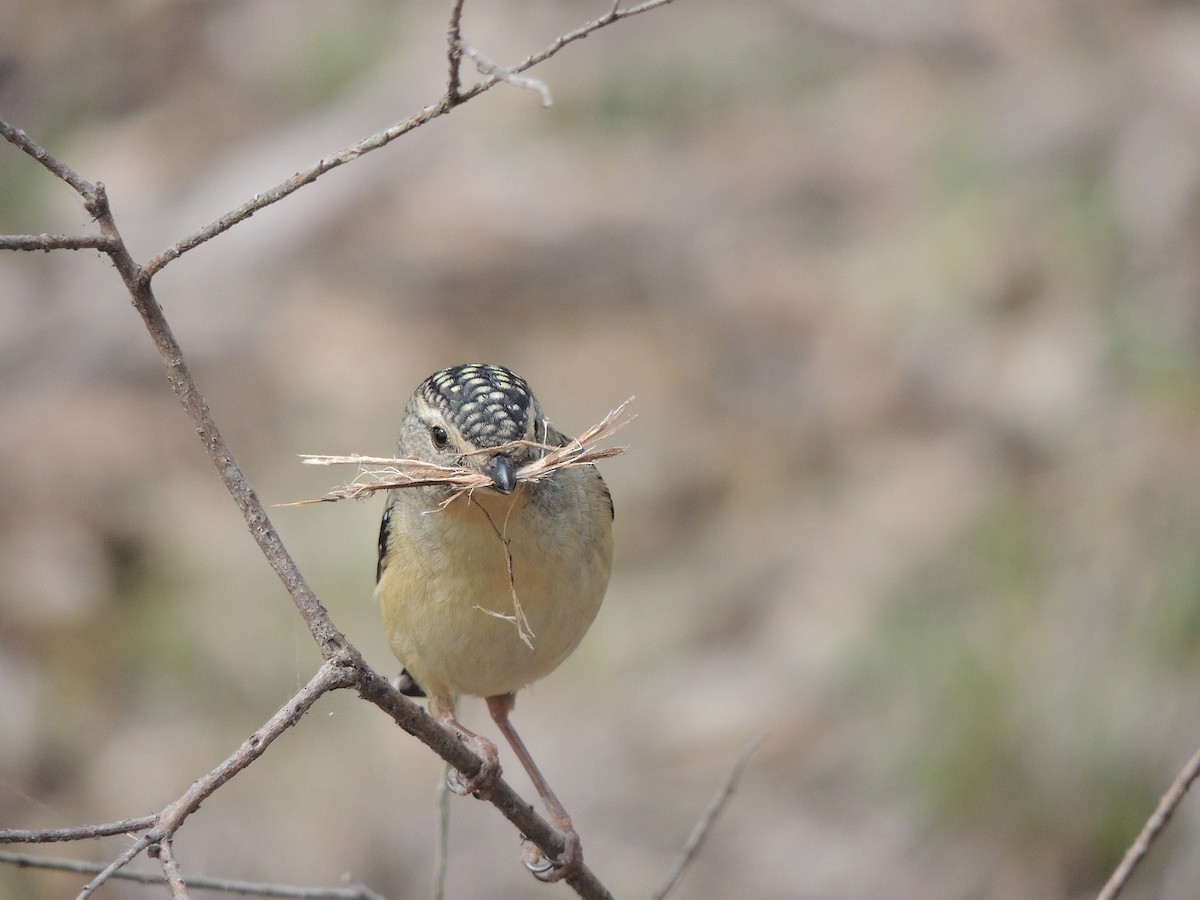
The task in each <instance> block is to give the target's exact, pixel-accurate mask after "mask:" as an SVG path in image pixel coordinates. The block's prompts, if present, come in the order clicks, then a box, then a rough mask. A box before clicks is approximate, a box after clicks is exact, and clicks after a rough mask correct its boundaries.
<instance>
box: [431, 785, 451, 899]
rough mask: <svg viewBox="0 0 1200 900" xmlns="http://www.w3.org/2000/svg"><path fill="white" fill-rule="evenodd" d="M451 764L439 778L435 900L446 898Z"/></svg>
mask: <svg viewBox="0 0 1200 900" xmlns="http://www.w3.org/2000/svg"><path fill="white" fill-rule="evenodd" d="M450 772H451V769H450V764H449V763H446V766H445V769H444V771H443V772H442V777H441V778H440V779H438V794H437V842H436V845H435V846H434V852H433V900H446V865H447V863H448V862H449V861H450V783H449V782H448V781H447V780H446V779H448V778H449V777H450Z"/></svg>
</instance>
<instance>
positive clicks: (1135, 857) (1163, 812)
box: [1096, 750, 1200, 900]
mask: <svg viewBox="0 0 1200 900" xmlns="http://www.w3.org/2000/svg"><path fill="white" fill-rule="evenodd" d="M1197 778H1200V750H1197V751H1196V752H1195V753H1194V754H1192V758H1191V759H1189V760H1188V761H1187V764H1186V765H1185V766H1184V767H1183V768H1182V769H1181V770H1180V771H1179V774H1178V775H1176V776H1175V781H1173V782H1172V783H1171V786H1170V787H1169V788H1168V789H1167V792H1166V793H1165V794H1163V795H1162V798H1161V799H1160V800H1159V801H1158V806H1157V807H1155V809H1154V812H1153V813H1152V814H1151V815H1150V818H1149V819H1147V820H1146V824H1145V825H1143V826H1142V830H1141V832H1140V833H1139V834H1138V836H1137V838H1136V839H1135V840H1134V842H1133V843H1132V844H1130V845H1129V849H1128V850H1126V851H1125V856H1124V858H1122V860H1121V862H1120V864H1119V865H1118V866H1117V868H1116V869H1115V870H1114V871H1113V873H1112V875H1110V876H1109V879H1108V881H1107V882H1105V884H1104V887H1103V888H1101V890H1100V893H1099V894H1097V895H1096V900H1114V898H1116V897H1117V896H1118V895H1119V894H1120V893H1121V891H1122V890H1123V889H1124V888H1125V885H1126V884H1127V883H1128V882H1129V879H1130V878H1131V877H1132V876H1133V872H1134V870H1135V869H1136V868H1137V866H1138V863H1140V862H1141V861H1142V859H1143V858H1144V857H1145V855H1146V854H1147V853H1149V852H1150V847H1151V846H1153V844H1154V841H1155V840H1156V839H1157V838H1158V836H1159V834H1161V833H1162V830H1163V829H1164V828H1166V827H1167V823H1168V822H1169V821H1171V816H1173V815H1174V814H1175V810H1176V809H1177V808H1178V807H1179V804H1180V803H1181V802H1182V801H1183V796H1184V794H1186V793H1187V792H1188V788H1190V787H1191V786H1192V783H1193V782H1195V780H1196V779H1197Z"/></svg>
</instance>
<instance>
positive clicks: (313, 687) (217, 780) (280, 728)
mask: <svg viewBox="0 0 1200 900" xmlns="http://www.w3.org/2000/svg"><path fill="white" fill-rule="evenodd" d="M353 681H354V676H353V669H350V668H347V667H345V666H342V665H339V664H337V663H333V662H326V663H324V664H323V665H322V666H321V668H320V669H319V670H317V674H316V675H314V676H313V678H312V679H311V680H310V681H309V683H308V684H307V685H305V686H304V687H303V688H301V690H300V691H299V692H298V693H297V694H296V695H295V696H294V697H292V699H291V700H289V701H288V702H287V703H285V704H284V705H283V706H282V707H281V708H280V710H279V712H277V713H276V714H275V715H274V716H272V717H271V718H270V720H268V721H267V723H266V724H265V725H263V726H262V727H261V728H259V729H258V730H257V731H256V732H254V734H252V735H250V737H248V738H247V739H246V740H245V741H244V742H243V743H242V745H241V746H240V747H239V748H238V749H237V750H236V751H234V753H233V754H232V755H231V756H230V757H229V758H228V759H226V760H225V761H224V762H223V763H221V764H220V765H219V766H217V767H216V768H215V769H213V770H212V771H211V772H209V773H208V774H207V775H205V776H203V777H202V778H198V779H197V780H196V781H195V782H193V783H192V786H191V787H190V788H188V790H187V791H186V792H185V793H184V794H183V796H181V797H180V798H179V799H178V800H176V801H175V802H174V803H172V804H170V805H169V806H167V807H166V808H165V809H163V810H162V811H161V812H159V814H158V815H157V816H155V817H154V819H153V823H154V824H153V827H151V828H150V829H149V830H147V831H146V832H145V833H144V834H143V835H142V836H141V837H139V838H138V839H137V840H136V841H134V842H133V843H132V844H131V845H130V846H129V847H128V848H126V850H125V851H124V852H123V853H122V854H121V855H120V856H118V857H117V858H116V859H115V860H113V861H112V862H111V863H109V865H108V866H106V867H105V868H103V869H101V870H100V871H99V872H98V873H97V875H96V877H95V878H93V879H92V880H91V881H90V882H88V884H87V885H86V886H85V887H84V889H83V891H82V892H81V893H80V894H79V897H80V898H81V900H82V898H84V897H88V896H90V895H91V893H92V892H93V891H95V890H96V889H97V888H98V887H100V886H101V885H102V884H104V882H105V881H107V880H108V879H109V878H110V877H111V876H112V875H114V874H115V873H116V872H117V871H119V870H120V869H122V868H123V867H124V866H126V865H127V864H128V863H129V862H131V861H132V860H133V859H135V858H137V856H138V854H140V853H141V852H142V851H143V850H146V849H148V848H149V847H151V846H157V847H158V852H159V853H160V854H161V853H162V851H163V848H164V847H165V846H167V844H168V842H169V841H170V840H171V838H172V836H173V835H174V834H175V832H176V831H177V830H178V829H179V826H180V825H182V824H183V821H184V819H186V818H187V817H188V816H189V815H191V814H192V813H193V812H195V811H196V810H197V809H199V808H200V804H201V803H203V802H204V801H205V800H206V799H207V798H208V797H210V796H211V795H212V793H213V792H214V791H216V790H217V788H219V787H221V785H223V784H225V783H226V782H227V781H229V779H231V778H232V777H233V776H234V775H236V774H237V773H238V772H240V771H242V770H243V769H244V768H246V766H248V765H250V763H252V762H253V761H254V760H256V759H258V757H260V756H262V755H263V753H264V752H266V749H267V747H269V746H270V745H271V743H272V742H273V741H274V740H275V739H276V738H277V737H279V735H281V734H283V733H284V732H285V731H286V730H287V729H289V728H291V727H292V726H293V725H295V724H296V723H297V722H299V721H300V717H301V716H303V715H304V713H305V712H306V711H308V709H309V708H310V707H311V706H312V705H313V704H314V703H316V702H317V700H318V699H319V698H320V697H321V696H322V695H323V694H325V693H327V692H328V691H331V690H336V689H337V688H343V687H347V686H349V685H350V684H352V683H353ZM160 858H161V857H160ZM163 871H164V873H165V874H166V876H167V880H168V883H170V884H171V886H172V890H173V891H176V892H177V893H176V895H177V896H180V895H179V894H178V890H181V889H182V881H181V880H180V879H179V877H178V868H177V867H175V866H174V863H173V857H172V856H171V855H170V849H169V847H168V849H167V857H166V858H165V859H164V861H163ZM185 893H186V892H185Z"/></svg>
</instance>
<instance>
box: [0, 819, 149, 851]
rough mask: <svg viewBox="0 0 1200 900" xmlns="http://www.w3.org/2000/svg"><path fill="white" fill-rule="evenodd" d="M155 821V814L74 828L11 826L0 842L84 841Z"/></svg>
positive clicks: (1, 834) (132, 830)
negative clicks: (33, 829)
mask: <svg viewBox="0 0 1200 900" xmlns="http://www.w3.org/2000/svg"><path fill="white" fill-rule="evenodd" d="M156 821H158V817H157V816H142V817H141V818H138V819H122V820H121V821H120V822H105V823H104V824H102V825H79V826H77V827H75V828H52V829H49V830H46V831H28V830H24V829H18V828H11V829H8V830H4V831H0V844H52V843H55V842H57V841H86V840H90V839H91V838H98V837H110V836H112V835H114V834H136V833H137V832H139V831H143V830H145V829H147V828H149V827H151V826H152V825H153V824H154V823H155V822H156Z"/></svg>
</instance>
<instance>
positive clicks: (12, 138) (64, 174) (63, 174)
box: [0, 119, 95, 199]
mask: <svg viewBox="0 0 1200 900" xmlns="http://www.w3.org/2000/svg"><path fill="white" fill-rule="evenodd" d="M0 137H3V138H4V139H5V140H6V141H8V142H9V143H10V144H12V145H13V146H15V147H20V148H21V149H22V150H24V151H25V152H26V153H28V154H29V155H30V156H32V157H33V158H34V159H36V160H37V161H38V162H40V163H41V164H42V165H43V166H45V167H46V168H47V169H49V170H50V171H51V172H52V173H53V174H54V175H55V176H56V177H57V178H60V179H61V180H63V181H65V182H66V183H67V184H69V185H70V186H71V187H73V188H74V189H75V192H76V193H77V194H79V195H80V196H81V197H84V198H85V199H86V198H87V197H88V195H89V194H91V193H93V192H94V191H95V187H94V186H93V185H92V183H91V182H90V181H87V180H86V179H84V178H81V177H80V176H79V174H78V173H77V172H76V171H75V170H74V169H72V168H71V167H70V166H68V165H67V164H66V163H65V162H63V161H62V160H60V159H56V158H55V157H53V156H51V155H50V154H49V153H48V152H47V151H46V150H45V149H44V148H43V147H40V146H38V144H37V143H36V142H34V140H33V139H32V138H30V137H29V135H27V134H26V133H25V132H24V131H22V130H21V129H20V128H17V127H15V126H13V125H9V124H8V123H7V122H5V121H4V120H2V119H0Z"/></svg>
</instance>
